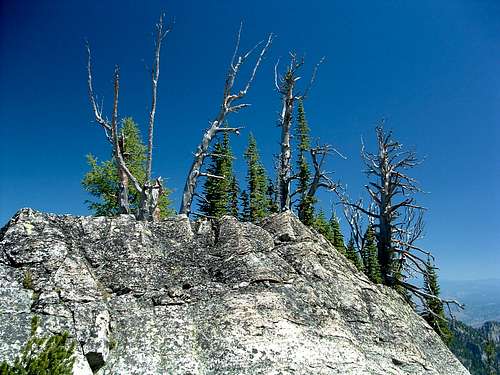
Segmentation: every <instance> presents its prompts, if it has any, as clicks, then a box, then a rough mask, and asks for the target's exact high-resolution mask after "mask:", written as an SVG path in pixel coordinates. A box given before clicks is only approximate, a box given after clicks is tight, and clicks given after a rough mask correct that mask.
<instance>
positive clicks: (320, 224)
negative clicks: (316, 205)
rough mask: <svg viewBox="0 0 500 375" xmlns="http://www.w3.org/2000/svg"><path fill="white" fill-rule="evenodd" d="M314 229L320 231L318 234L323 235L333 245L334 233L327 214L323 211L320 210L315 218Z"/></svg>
mask: <svg viewBox="0 0 500 375" xmlns="http://www.w3.org/2000/svg"><path fill="white" fill-rule="evenodd" d="M312 227H313V228H314V229H316V230H317V231H318V233H320V234H322V235H323V237H325V239H327V240H328V241H330V243H331V244H332V245H333V243H334V240H335V237H334V234H333V231H332V227H331V226H330V223H329V222H328V220H326V217H325V213H324V212H323V210H320V211H319V213H318V214H317V215H316V216H315V218H314V221H313V225H312Z"/></svg>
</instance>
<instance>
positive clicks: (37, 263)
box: [0, 209, 468, 375]
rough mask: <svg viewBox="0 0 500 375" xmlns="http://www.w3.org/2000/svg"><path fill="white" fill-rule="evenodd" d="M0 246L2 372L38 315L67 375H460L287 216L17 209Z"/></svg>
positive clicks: (410, 322)
mask: <svg viewBox="0 0 500 375" xmlns="http://www.w3.org/2000/svg"><path fill="white" fill-rule="evenodd" d="M0 236H1V237H0V314H1V315H2V319H1V321H0V335H1V338H2V340H0V361H2V360H7V361H9V360H12V359H13V358H14V357H15V356H16V355H17V354H18V351H19V350H20V348H21V346H22V344H23V343H24V342H25V341H26V339H27V338H28V336H29V330H30V321H31V317H32V316H33V315H34V314H39V315H40V316H41V317H42V325H41V327H42V328H43V329H44V330H46V331H47V332H52V333H58V332H63V331H68V332H69V334H70V335H71V337H72V338H74V339H76V341H77V343H78V344H77V347H76V361H75V368H74V373H75V374H92V373H97V374H100V375H104V374H188V373H190V374H284V373H286V374H384V375H385V374H453V375H460V374H468V372H467V370H465V368H463V366H462V365H461V364H460V363H459V362H458V360H457V359H456V358H455V357H454V356H453V355H452V354H451V353H450V351H449V350H448V349H447V348H446V346H445V345H444V344H443V343H442V342H441V340H440V338H439V337H438V336H437V335H436V334H435V333H434V332H433V331H432V329H431V328H430V327H429V326H428V325H427V324H426V323H425V322H424V320H423V319H421V318H420V317H419V316H418V315H417V314H415V313H414V312H413V310H412V309H411V307H410V306H408V305H407V304H406V303H405V302H404V301H403V299H402V298H401V297H400V296H399V295H398V294H397V293H396V292H394V291H393V290H391V289H390V288H386V287H384V286H380V285H375V284H373V283H371V282H370V281H369V280H368V279H367V278H366V277H365V276H364V275H363V274H362V273H360V272H358V271H357V270H356V269H355V267H354V266H353V265H352V264H351V263H350V262H349V261H348V260H347V259H346V258H345V257H344V256H343V255H342V254H340V253H339V252H337V251H336V250H335V248H333V247H332V245H331V244H330V243H329V242H328V241H326V240H325V239H323V237H322V236H320V235H318V234H317V233H316V232H315V231H313V230H311V229H309V228H307V227H305V226H304V225H302V224H301V223H300V221H299V220H298V219H297V218H296V217H295V216H294V215H293V214H291V213H281V214H276V215H273V216H271V217H268V218H266V219H264V220H263V221H262V222H261V223H260V224H259V226H257V225H254V224H251V223H242V222H238V221H237V220H236V219H234V218H232V217H223V218H222V219H220V220H219V221H218V222H216V223H211V222H208V221H200V222H196V223H192V222H190V221H189V220H188V218H187V217H186V216H184V215H178V216H176V217H173V218H168V219H165V220H163V221H161V222H158V223H146V222H140V221H136V220H135V219H134V218H133V217H131V216H130V215H121V216H119V217H116V218H105V217H73V216H56V215H49V214H43V213H40V212H36V211H33V210H30V209H23V210H21V211H19V212H18V213H17V214H16V215H15V216H14V218H13V219H12V220H11V221H10V222H9V223H8V224H7V226H6V227H4V228H3V229H2V230H1V231H0ZM27 273H29V275H30V278H31V280H30V288H25V286H26V282H24V284H25V285H24V286H23V281H25V275H26V274H27ZM33 296H35V297H36V298H33Z"/></svg>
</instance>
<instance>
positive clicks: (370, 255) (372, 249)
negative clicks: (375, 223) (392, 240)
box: [361, 225, 382, 284]
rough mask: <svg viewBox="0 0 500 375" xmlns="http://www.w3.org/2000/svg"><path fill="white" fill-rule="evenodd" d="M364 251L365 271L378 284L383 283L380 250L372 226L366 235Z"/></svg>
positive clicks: (362, 251)
mask: <svg viewBox="0 0 500 375" xmlns="http://www.w3.org/2000/svg"><path fill="white" fill-rule="evenodd" d="M363 244H364V246H363V249H361V254H362V256H361V257H362V259H363V264H364V271H365V274H366V276H368V278H369V279H370V280H371V281H373V282H374V283H376V284H381V283H382V274H381V272H380V264H379V262H378V249H377V244H376V240H375V232H374V231H373V227H372V226H371V225H369V226H368V229H367V230H366V233H365V238H364V241H363Z"/></svg>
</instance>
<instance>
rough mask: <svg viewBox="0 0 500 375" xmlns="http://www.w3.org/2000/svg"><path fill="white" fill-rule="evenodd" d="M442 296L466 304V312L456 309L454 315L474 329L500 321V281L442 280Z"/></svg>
mask: <svg viewBox="0 0 500 375" xmlns="http://www.w3.org/2000/svg"><path fill="white" fill-rule="evenodd" d="M441 295H442V296H443V297H445V298H453V299H457V300H459V301H460V302H462V303H464V304H465V309H464V310H459V309H455V308H454V309H453V314H454V315H455V317H456V318H457V319H458V320H460V321H462V322H464V323H466V324H468V325H470V326H472V327H476V328H478V327H481V326H482V325H483V324H484V323H485V322H487V321H500V279H488V280H471V281H466V280H463V281H456V280H453V281H452V280H441Z"/></svg>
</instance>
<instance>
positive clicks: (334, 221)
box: [330, 214, 346, 255]
mask: <svg viewBox="0 0 500 375" xmlns="http://www.w3.org/2000/svg"><path fill="white" fill-rule="evenodd" d="M330 227H331V228H332V233H333V246H335V248H336V249H337V250H338V251H340V252H341V253H342V254H344V255H345V254H346V248H345V243H344V235H343V234H342V231H341V230H340V223H339V219H338V218H337V216H336V215H335V214H333V215H332V217H331V218H330Z"/></svg>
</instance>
